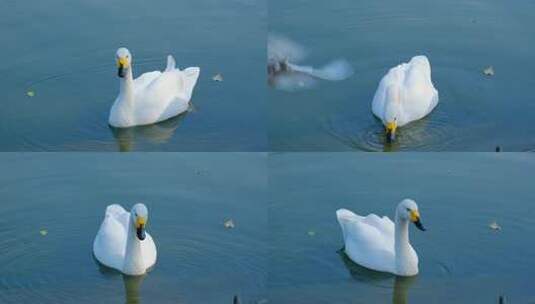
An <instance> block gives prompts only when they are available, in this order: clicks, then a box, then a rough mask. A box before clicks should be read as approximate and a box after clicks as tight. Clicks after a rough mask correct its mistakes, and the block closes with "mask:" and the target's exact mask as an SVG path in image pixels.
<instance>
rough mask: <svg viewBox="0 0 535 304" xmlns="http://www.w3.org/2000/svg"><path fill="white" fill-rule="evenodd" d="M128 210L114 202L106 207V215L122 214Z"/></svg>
mask: <svg viewBox="0 0 535 304" xmlns="http://www.w3.org/2000/svg"><path fill="white" fill-rule="evenodd" d="M125 212H126V210H124V208H123V207H122V206H121V205H119V204H112V205H109V206H108V207H107V208H106V215H113V216H115V217H117V216H119V215H122V214H123V213H125Z"/></svg>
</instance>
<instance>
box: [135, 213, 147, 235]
mask: <svg viewBox="0 0 535 304" xmlns="http://www.w3.org/2000/svg"><path fill="white" fill-rule="evenodd" d="M145 223H146V221H145V218H143V217H138V218H137V219H136V234H137V238H138V239H139V240H141V241H143V240H144V239H145V236H146V235H145Z"/></svg>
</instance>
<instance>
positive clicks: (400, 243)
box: [394, 217, 418, 276]
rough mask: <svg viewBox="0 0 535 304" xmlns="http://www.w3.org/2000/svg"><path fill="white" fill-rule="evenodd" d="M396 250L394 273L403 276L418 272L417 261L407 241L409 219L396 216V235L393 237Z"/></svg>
mask: <svg viewBox="0 0 535 304" xmlns="http://www.w3.org/2000/svg"><path fill="white" fill-rule="evenodd" d="M394 243H395V244H394V246H395V251H396V258H395V264H396V265H395V266H396V274H397V275H403V276H410V275H415V274H417V273H418V262H417V259H415V257H414V254H413V252H412V247H411V245H410V241H409V221H408V220H406V219H401V218H398V217H396V235H395V239H394Z"/></svg>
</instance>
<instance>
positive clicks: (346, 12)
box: [268, 0, 535, 151]
mask: <svg viewBox="0 0 535 304" xmlns="http://www.w3.org/2000/svg"><path fill="white" fill-rule="evenodd" d="M534 17H535V3H533V2H529V1H513V2H510V1H509V2H503V1H495V0H493V1H479V0H478V1H461V0H455V1H433V2H429V1H424V0H409V1H404V2H403V3H400V2H398V1H390V0H387V1H374V2H370V1H352V0H337V1H334V2H333V1H328V2H325V1H313V2H311V1H304V0H289V1H287V0H273V1H270V2H269V21H268V23H269V25H268V28H269V31H270V32H274V33H277V34H279V35H284V36H286V37H288V38H290V39H292V40H293V41H295V42H296V43H298V44H300V45H301V46H302V47H303V49H304V50H305V51H306V53H307V56H306V57H305V58H303V59H301V60H300V61H299V62H298V63H299V64H305V65H312V66H315V67H320V66H322V65H323V64H325V63H327V62H329V61H331V60H334V59H336V58H345V59H346V60H348V61H349V63H350V64H351V65H352V67H353V68H354V70H355V73H354V75H353V76H351V77H350V78H349V79H347V80H344V81H338V82H328V81H319V82H317V83H316V85H315V86H312V87H308V86H307V87H306V89H300V90H295V91H290V92H288V91H285V90H277V89H271V90H270V91H269V93H268V99H269V105H270V113H269V121H270V122H269V135H270V144H271V148H272V150H275V151H349V150H364V151H385V150H386V151H398V150H410V151H414V150H417V151H424V150H425V151H443V150H446V151H494V149H495V148H496V146H498V145H499V146H501V148H502V149H503V150H505V151H526V150H533V149H535V137H534V136H533V134H534V133H535V126H534V125H533V124H531V123H530V122H531V121H532V119H533V113H534V112H535V103H534V102H533V97H532V94H531V89H532V88H533V87H534V85H535V77H533V71H534V70H535V60H534V59H533V53H534V52H535V27H533V26H532V25H533V19H534ZM420 54H424V55H427V56H428V58H429V60H430V62H431V66H432V68H431V69H432V78H433V82H434V84H435V87H436V88H437V90H438V91H439V95H440V103H439V105H438V107H437V108H436V109H435V110H434V111H433V112H432V114H431V115H430V116H428V117H427V118H425V119H424V120H422V121H419V122H417V123H414V124H412V125H409V126H406V127H404V128H401V129H400V130H399V131H400V132H399V136H398V139H399V140H398V142H397V143H396V144H395V145H385V142H384V135H383V131H382V128H383V127H382V125H381V123H380V121H378V120H377V119H376V118H375V117H374V116H373V115H372V113H371V101H372V99H373V95H374V93H375V90H376V89H377V85H378V83H379V81H380V79H381V77H382V76H383V75H384V74H385V73H386V72H387V71H388V69H389V68H391V67H393V66H395V65H397V64H399V63H401V62H407V61H408V60H409V59H410V58H411V57H412V56H415V55H420ZM488 66H492V67H493V68H494V71H495V74H494V76H491V77H490V76H485V75H484V74H483V69H485V68H486V67H488Z"/></svg>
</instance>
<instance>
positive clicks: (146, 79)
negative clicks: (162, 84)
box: [134, 71, 162, 94]
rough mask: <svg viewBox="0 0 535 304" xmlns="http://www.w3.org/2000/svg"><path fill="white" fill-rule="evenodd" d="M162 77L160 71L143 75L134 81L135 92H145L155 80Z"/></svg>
mask: <svg viewBox="0 0 535 304" xmlns="http://www.w3.org/2000/svg"><path fill="white" fill-rule="evenodd" d="M160 75H162V72H160V71H153V72H147V73H144V74H141V75H140V76H139V77H138V78H136V79H134V92H135V94H136V93H140V92H143V90H145V89H146V88H147V86H148V85H150V84H151V83H152V82H153V81H154V80H156V79H157V78H158V77H160Z"/></svg>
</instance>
